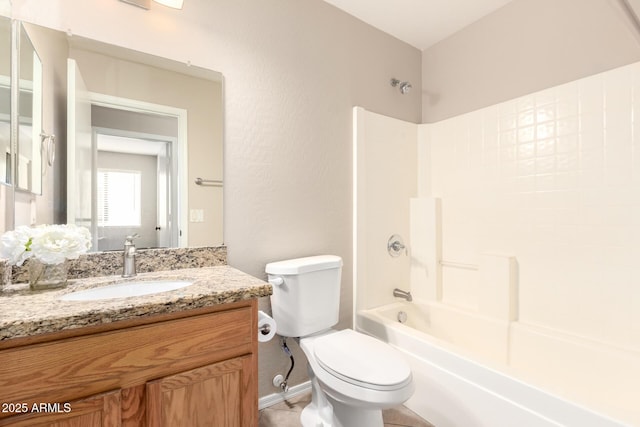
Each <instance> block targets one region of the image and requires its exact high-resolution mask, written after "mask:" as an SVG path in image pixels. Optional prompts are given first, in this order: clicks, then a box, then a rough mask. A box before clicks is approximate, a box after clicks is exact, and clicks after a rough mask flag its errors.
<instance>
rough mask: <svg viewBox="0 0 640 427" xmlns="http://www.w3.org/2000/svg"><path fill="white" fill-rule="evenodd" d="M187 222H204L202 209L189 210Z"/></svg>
mask: <svg viewBox="0 0 640 427" xmlns="http://www.w3.org/2000/svg"><path fill="white" fill-rule="evenodd" d="M189 222H204V209H191V210H190V211H189Z"/></svg>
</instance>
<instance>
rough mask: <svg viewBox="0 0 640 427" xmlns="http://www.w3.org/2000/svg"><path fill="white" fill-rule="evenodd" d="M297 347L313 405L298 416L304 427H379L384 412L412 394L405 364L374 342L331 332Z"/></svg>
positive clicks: (354, 334) (349, 332)
mask: <svg viewBox="0 0 640 427" xmlns="http://www.w3.org/2000/svg"><path fill="white" fill-rule="evenodd" d="M300 347H301V348H302V350H303V351H304V353H305V355H306V356H307V360H308V362H309V377H310V379H311V383H312V402H311V403H310V404H309V405H308V406H307V407H306V408H305V409H304V410H303V413H302V416H301V421H302V425H303V426H304V427H316V426H318V425H323V426H332V427H355V426H367V427H377V426H380V427H382V425H383V421H382V410H383V409H387V408H392V407H395V406H398V405H400V404H402V403H403V402H405V401H406V400H407V399H409V397H411V395H412V394H413V388H414V387H413V381H412V376H411V369H410V368H409V365H408V363H407V362H406V361H405V360H404V359H403V358H402V356H401V355H400V354H398V353H397V351H396V350H394V349H393V348H391V347H390V346H389V345H387V344H385V343H383V342H382V341H379V340H377V339H375V338H373V337H370V336H367V335H364V334H361V333H358V332H355V331H353V330H350V329H345V330H341V331H334V330H331V331H328V332H327V333H324V334H321V335H316V336H313V337H307V338H302V339H301V340H300ZM314 392H315V394H316V395H318V398H316V396H313V393H314ZM314 398H315V400H314ZM318 420H320V421H321V422H323V424H319V423H318Z"/></svg>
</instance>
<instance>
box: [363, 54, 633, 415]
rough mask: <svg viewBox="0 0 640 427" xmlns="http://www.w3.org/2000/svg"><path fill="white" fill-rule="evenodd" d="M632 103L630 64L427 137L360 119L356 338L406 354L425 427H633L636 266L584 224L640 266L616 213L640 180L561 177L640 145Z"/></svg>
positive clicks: (427, 128) (400, 125)
mask: <svg viewBox="0 0 640 427" xmlns="http://www.w3.org/2000/svg"><path fill="white" fill-rule="evenodd" d="M630 93H633V104H632V102H631V101H630V98H629V96H630V95H629V94H630ZM638 94H640V63H636V64H631V65H629V66H626V67H622V68H620V69H617V70H612V71H608V72H607V73H603V74H601V75H596V76H592V77H588V78H585V79H582V80H579V81H576V82H571V83H567V84H565V85H562V86H559V87H556V88H550V89H548V90H545V91H541V92H539V93H535V94H531V95H527V96H525V97H522V98H518V99H514V100H511V101H508V102H505V103H503V104H497V105H494V106H490V107H487V108H485V109H482V110H478V111H475V112H471V113H467V114H465V115H462V116H459V117H454V118H451V119H447V120H444V121H442V122H438V123H433V124H423V125H416V124H414V123H409V122H404V121H401V120H397V119H393V118H390V117H386V116H382V115H379V114H376V113H372V112H368V111H366V110H364V109H362V108H359V107H356V108H355V109H354V153H353V159H354V176H353V182H354V271H353V274H354V276H353V283H354V311H353V312H354V319H353V322H354V325H355V326H354V327H355V329H356V330H358V331H362V332H365V333H368V334H370V335H373V336H376V337H378V338H380V339H381V340H383V341H386V342H388V343H390V344H391V345H393V346H395V347H397V348H398V349H399V350H400V351H401V352H403V353H404V355H405V357H406V358H407V360H408V361H409V362H410V364H411V367H412V371H413V378H414V381H415V386H416V391H415V393H414V395H413V396H412V397H411V398H410V399H409V401H408V402H407V403H406V405H407V406H408V407H409V408H410V409H412V410H413V411H415V412H416V413H417V414H419V415H420V416H422V417H423V418H425V419H426V420H428V421H430V422H431V423H433V424H434V425H435V426H437V427H514V426H526V427H548V426H580V427H585V426H586V427H591V426H593V427H614V426H617V427H620V426H627V425H629V426H630V425H640V410H639V409H638V408H639V407H640V406H639V404H638V402H640V387H638V384H640V344H639V343H638V342H637V341H636V340H635V338H636V337H640V333H638V331H640V326H639V325H640V322H639V321H638V320H639V319H640V317H638V316H637V313H636V312H637V298H636V300H635V301H636V302H635V303H634V295H638V294H637V293H636V294H634V293H633V291H629V289H636V288H637V287H636V286H635V285H636V283H633V282H632V279H629V278H631V277H636V276H633V271H636V272H637V270H630V269H629V268H627V265H626V264H623V263H620V262H618V261H617V260H614V261H610V260H612V259H613V256H609V257H608V258H606V259H604V258H603V257H601V256H600V255H608V254H607V251H606V250H605V249H606V246H603V245H606V244H610V241H611V239H609V237H610V234H611V230H613V229H614V228H613V227H609V228H607V227H606V225H605V226H602V227H601V228H596V227H594V225H593V224H591V223H588V221H589V220H593V219H594V218H596V217H593V218H592V217H589V215H588V214H589V213H590V212H591V211H590V209H592V208H593V209H596V208H602V209H600V210H595V212H596V213H597V214H599V215H600V216H602V217H603V218H604V219H602V221H603V222H604V221H605V220H606V221H607V222H606V224H615V225H616V226H619V229H620V230H622V231H624V233H620V236H621V237H620V238H619V239H618V240H616V241H615V243H616V244H618V245H620V247H621V248H622V249H621V251H620V252H614V253H615V254H621V255H627V254H629V253H637V252H633V251H635V250H636V249H634V248H636V247H637V244H636V241H635V240H631V239H630V238H629V237H628V236H630V233H631V230H632V229H631V228H629V227H627V228H624V227H623V226H622V225H620V224H618V223H617V222H616V218H618V217H617V216H615V213H616V212H620V209H618V210H616V207H620V206H624V207H625V209H626V207H627V205H628V204H629V203H630V201H628V200H627V199H628V198H629V197H627V194H637V183H633V182H626V181H624V182H621V184H620V185H621V186H624V187H621V188H624V189H625V191H626V190H628V192H625V191H619V192H618V193H615V192H614V193H610V192H605V191H603V192H599V193H597V195H598V196H599V197H593V194H592V193H589V192H584V194H583V193H581V192H580V191H581V190H580V189H576V188H575V187H571V186H570V185H574V184H575V183H574V182H572V181H569V182H568V181H567V177H572V176H578V174H576V173H575V171H574V170H573V169H570V168H571V167H574V166H575V165H574V166H572V165H573V163H571V162H570V161H569V160H570V159H572V158H584V159H587V160H588V159H589V158H590V157H589V155H590V154H592V153H591V152H589V151H586V152H584V153H583V151H580V150H581V149H584V150H588V149H589V147H590V146H588V144H587V142H591V143H592V144H596V143H597V144H599V145H597V146H598V147H601V146H606V148H607V149H611V150H613V149H614V148H616V147H623V148H629V147H635V148H634V149H636V150H637V149H638V148H637V147H638V146H640V145H638V144H640V138H637V135H638V134H637V129H636V128H637V124H636V125H635V126H636V128H634V129H636V130H635V132H636V133H633V132H632V131H631V130H630V126H631V123H630V122H629V119H628V117H631V116H632V115H631V114H630V111H631V109H633V112H634V114H636V116H634V117H637V110H640V96H639V95H638ZM604 99H606V102H607V104H606V105H607V109H606V110H605V109H604V103H603V100H604ZM618 104H620V105H618ZM619 111H622V112H623V113H622V114H619V116H620V117H618V116H616V115H615V114H617V112H619ZM605 114H606V117H607V121H606V123H605V124H603V126H610V127H609V128H607V129H608V131H607V132H603V131H602V129H600V128H598V127H597V126H595V125H594V123H595V124H597V123H600V122H598V120H600V121H602V117H604V115H605ZM610 118H612V119H611V120H609V119H610ZM616 119H619V120H616ZM527 120H529V121H527ZM616 126H618V127H616ZM594 127H595V130H594ZM629 135H631V136H629ZM634 135H635V136H634ZM594 138H595V139H594ZM603 138H604V139H603ZM607 138H610V139H607ZM625 138H626V139H625ZM576 141H584V142H585V144H584V147H583V146H582V145H581V144H579V143H578V142H576ZM572 142H574V143H572ZM570 143H572V144H570ZM509 144H511V145H509ZM554 144H555V145H554ZM563 144H564V145H563ZM634 144H635V145H634ZM514 147H515V148H514ZM629 149H631V148H629ZM509 150H511V151H509ZM527 150H529V151H527ZM612 152H613V151H612ZM585 153H586V154H585ZM521 156H522V157H525V158H524V160H522V159H521V158H520V157H521ZM526 156H530V157H531V158H530V157H526ZM580 156H583V157H580ZM567 159H569V160H567ZM550 161H551V163H549V162H550ZM563 162H564V163H563ZM530 165H534V166H535V167H534V168H531V167H529V168H527V167H528V166H530ZM549 165H551V166H553V168H552V169H549V168H550V167H551V166H549ZM544 167H548V168H547V169H544ZM561 168H569V173H567V172H566V171H564V169H561ZM542 170H544V173H539V172H540V171H542ZM390 171H392V172H393V173H392V174H390V173H389V172H390ZM583 172H584V171H583ZM587 172H589V171H587ZM592 172H593V175H594V176H595V177H598V176H600V175H598V174H599V173H600V172H602V171H601V170H600V169H595V170H594V171H592ZM605 172H606V171H605ZM572 173H573V174H572ZM583 175H584V176H585V177H586V178H590V177H591V175H588V174H587V173H586V172H585V173H584V174H583ZM580 176H582V175H580ZM594 179H595V178H594ZM593 182H594V181H589V182H587V184H593ZM563 186H569V187H568V188H565V187H563ZM576 195H577V196H582V197H581V198H580V197H577V196H576ZM590 196H591V197H590ZM605 196H606V197H608V198H606V200H605V199H603V198H604V197H605ZM634 200H636V201H637V200H638V199H637V198H636V199H634ZM637 203H638V204H640V202H637ZM609 205H610V206H611V209H609V207H610V206H609ZM634 206H635V205H634ZM576 212H578V213H581V212H584V213H586V214H587V215H586V217H585V218H580V217H579V215H577V214H576ZM609 213H611V215H610V216H611V218H610V217H609V216H606V215H609ZM563 215H564V216H563ZM600 216H597V219H600ZM605 216H606V218H605ZM558 217H559V218H560V219H558ZM536 220H539V223H536V222H535V221H536ZM578 220H582V221H583V222H584V221H587V224H588V225H584V224H577V225H576V222H577V221H578ZM545 221H546V222H545ZM637 222H638V221H637V220H636V222H634V224H636V223H637ZM549 224H551V225H549ZM539 225H541V226H540V227H538V226H539ZM545 226H546V227H545ZM580 227H583V228H580ZM583 229H584V230H588V231H585V233H583V234H581V235H580V236H578V238H575V236H576V234H575V231H576V230H583ZM615 230H618V228H616V229H615ZM634 230H635V229H634ZM591 231H593V233H592V232H591ZM572 232H574V234H571V233H572ZM562 233H564V234H562ZM598 233H599V234H598ZM584 234H587V235H588V237H586V236H584ZM572 236H573V237H574V238H573V239H571V238H570V237H572ZM616 237H617V236H616ZM403 238H404V239H403ZM580 238H582V240H580ZM598 239H600V240H598ZM585 240H586V243H585ZM443 242H444V243H443ZM581 244H582V245H583V246H580V245H581ZM585 245H586V246H585ZM622 245H627V246H622ZM585 247H586V248H587V249H593V250H595V249H596V248H597V249H598V251H597V252H594V253H597V254H598V257H597V258H595V257H594V258H589V256H588V255H589V254H590V252H585ZM618 249H620V248H618ZM502 250H505V251H506V253H498V251H502ZM485 251H486V252H485ZM489 251H496V252H495V253H494V252H489ZM585 253H586V254H587V256H585V255H584V254H585ZM625 259H626V258H625ZM611 272H613V273H614V275H609V273H611ZM636 274H637V273H636ZM625 286H626V287H625ZM629 292H631V293H630V294H629ZM603 297H608V298H603ZM604 303H608V306H605V304H604ZM634 304H635V305H634ZM630 307H631V308H630ZM633 307H636V310H635V312H634V311H633V309H632V308H633ZM599 309H602V311H601V312H598V310H599ZM607 322H608V323H607ZM634 322H635V323H634ZM634 328H635V329H634ZM634 334H635V335H634Z"/></svg>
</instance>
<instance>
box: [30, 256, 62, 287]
mask: <svg viewBox="0 0 640 427" xmlns="http://www.w3.org/2000/svg"><path fill="white" fill-rule="evenodd" d="M66 284H67V262H66V261H65V262H62V263H60V264H45V263H43V262H41V261H38V260H36V259H30V260H29V286H30V287H31V289H32V290H41V289H53V288H60V287H62V286H65V285H66Z"/></svg>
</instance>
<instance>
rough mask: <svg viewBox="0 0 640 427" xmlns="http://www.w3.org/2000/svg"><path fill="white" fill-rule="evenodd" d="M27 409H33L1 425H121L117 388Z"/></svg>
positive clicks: (110, 426)
mask: <svg viewBox="0 0 640 427" xmlns="http://www.w3.org/2000/svg"><path fill="white" fill-rule="evenodd" d="M36 405H37V404H36ZM30 409H34V411H31V412H30V413H28V414H24V415H17V416H14V417H10V418H5V419H3V420H0V426H11V427H26V426H29V427H45V426H46V427H120V419H121V416H120V390H116V391H111V392H108V393H103V394H99V395H96V396H91V397H89V398H86V399H82V400H76V401H72V402H65V403H59V404H58V405H55V404H51V403H50V404H49V405H46V404H45V405H43V406H42V407H40V406H39V405H37V406H36V407H33V405H32V406H30ZM35 409H38V410H40V411H42V412H36V411H35Z"/></svg>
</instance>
